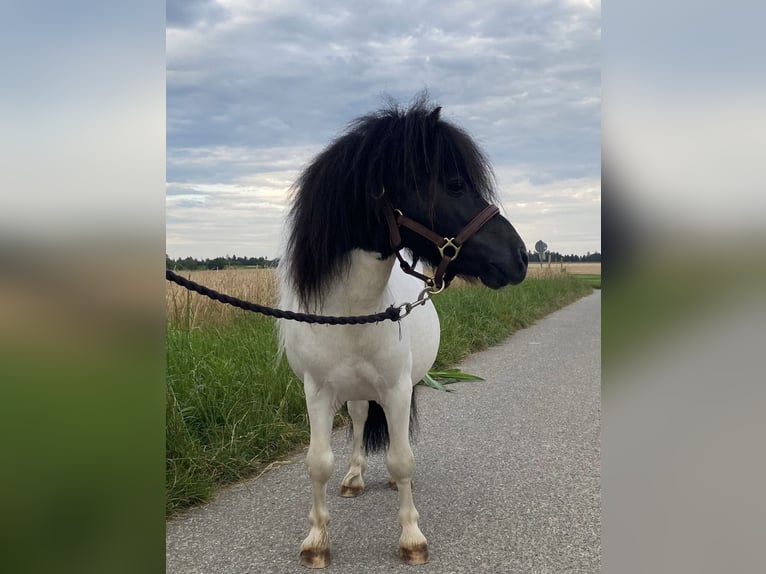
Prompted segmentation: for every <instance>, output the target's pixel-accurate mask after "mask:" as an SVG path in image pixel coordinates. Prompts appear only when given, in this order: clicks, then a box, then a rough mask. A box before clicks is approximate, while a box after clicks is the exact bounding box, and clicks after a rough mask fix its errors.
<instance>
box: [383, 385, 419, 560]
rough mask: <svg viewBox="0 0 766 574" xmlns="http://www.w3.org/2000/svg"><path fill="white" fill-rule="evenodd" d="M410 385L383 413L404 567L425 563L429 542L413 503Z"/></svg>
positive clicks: (393, 399) (386, 406)
mask: <svg viewBox="0 0 766 574" xmlns="http://www.w3.org/2000/svg"><path fill="white" fill-rule="evenodd" d="M411 398H412V385H411V384H410V383H409V381H407V383H406V384H405V385H401V391H397V392H396V393H392V396H390V397H388V400H387V401H386V404H385V405H384V407H383V408H384V410H385V413H386V419H387V421H388V434H389V437H390V444H389V447H388V454H387V456H386V463H387V465H388V472H389V473H390V475H391V478H392V479H393V481H394V482H396V486H397V489H398V490H399V522H400V523H401V525H402V535H401V537H400V538H399V558H401V560H402V561H404V562H406V563H407V564H425V563H426V562H428V542H427V541H426V537H425V536H423V533H422V532H421V531H420V528H419V527H418V518H420V515H419V514H418V511H417V510H416V509H415V504H414V502H413V500H412V472H413V470H414V467H415V457H414V456H413V454H412V448H411V447H410V436H409V430H410V401H411Z"/></svg>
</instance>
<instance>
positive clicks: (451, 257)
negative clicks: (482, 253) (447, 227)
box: [436, 237, 462, 261]
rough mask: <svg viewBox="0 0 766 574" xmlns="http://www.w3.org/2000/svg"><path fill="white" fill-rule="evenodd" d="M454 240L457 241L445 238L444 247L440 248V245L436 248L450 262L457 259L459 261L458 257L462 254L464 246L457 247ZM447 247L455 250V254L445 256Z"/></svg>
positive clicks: (452, 238)
mask: <svg viewBox="0 0 766 574" xmlns="http://www.w3.org/2000/svg"><path fill="white" fill-rule="evenodd" d="M454 240H455V238H454V237H445V238H444V241H445V243H444V245H442V246H439V245H437V246H436V248H437V249H438V250H439V254H440V255H441V256H442V257H446V258H447V259H449V260H450V261H454V260H455V259H457V256H458V254H459V253H460V248H461V247H462V245H455V244H454V243H453V241H454ZM447 247H452V249H454V250H455V253H453V254H452V255H445V254H444V250H445V249H446V248H447Z"/></svg>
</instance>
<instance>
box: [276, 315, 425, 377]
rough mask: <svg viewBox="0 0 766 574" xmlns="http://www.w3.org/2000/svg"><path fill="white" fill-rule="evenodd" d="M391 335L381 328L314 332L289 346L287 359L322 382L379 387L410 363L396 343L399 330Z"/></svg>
mask: <svg viewBox="0 0 766 574" xmlns="http://www.w3.org/2000/svg"><path fill="white" fill-rule="evenodd" d="M389 327H390V326H389ZM393 331H395V332H396V333H394V332H393ZM393 331H392V329H390V328H385V326H383V325H379V326H377V327H375V326H351V327H333V328H332V329H331V330H329V329H327V328H325V329H324V330H320V329H317V328H313V329H311V332H310V334H309V333H305V334H304V336H301V337H297V338H296V339H297V340H296V343H297V344H294V345H289V346H288V349H287V353H288V358H289V359H291V363H293V362H296V363H297V364H296V365H294V366H299V369H298V370H300V371H303V373H310V374H311V376H312V378H315V379H319V380H321V381H322V382H327V383H331V384H335V385H339V386H347V385H351V384H370V385H374V384H378V383H379V381H380V380H381V379H390V378H398V374H399V373H400V372H401V371H403V370H404V369H406V368H408V367H407V366H408V364H409V363H410V350H409V347H408V346H406V345H404V344H403V343H404V342H403V341H401V340H399V337H398V329H394V330H393ZM298 341H300V342H298ZM291 356H292V357H291Z"/></svg>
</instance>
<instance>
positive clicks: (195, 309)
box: [166, 270, 591, 513]
mask: <svg viewBox="0 0 766 574" xmlns="http://www.w3.org/2000/svg"><path fill="white" fill-rule="evenodd" d="M203 273H204V272H203ZM209 273H210V274H211V275H213V277H207V278H206V277H200V275H201V274H202V273H200V274H197V273H194V274H192V276H193V279H195V280H198V281H200V282H201V283H204V284H206V285H209V286H214V288H218V289H219V290H222V291H224V292H227V293H229V294H231V295H235V296H240V297H244V298H249V299H251V300H254V301H257V302H259V303H267V304H269V303H273V302H274V299H275V290H274V289H273V286H274V283H273V271H270V270H247V271H225V272H222V271H218V272H209ZM221 273H226V274H229V275H228V278H227V277H225V276H224V275H217V274H221ZM253 283H258V286H253ZM590 290H591V289H590V287H589V286H587V285H586V284H585V283H583V282H582V281H580V280H578V279H576V278H575V277H573V276H571V275H567V274H562V273H548V274H542V275H540V276H538V277H533V278H529V279H528V280H527V281H525V282H524V283H523V284H522V285H520V286H518V287H512V288H506V289H501V290H499V291H491V290H489V289H487V288H485V287H480V286H472V285H456V286H454V287H453V288H451V289H449V290H448V291H446V292H444V293H442V294H440V295H438V296H437V297H435V298H434V303H435V304H436V306H437V309H438V310H439V315H440V318H441V323H442V342H441V348H440V350H439V355H438V358H437V360H436V365H435V366H436V368H445V367H448V366H450V365H454V364H455V363H457V362H459V361H460V360H461V359H463V358H464V357H465V356H467V355H468V354H470V353H472V352H474V351H477V350H480V349H483V348H486V347H487V346H490V345H493V344H496V343H499V342H500V341H502V340H503V339H504V338H506V337H507V336H508V335H509V334H511V333H512V332H513V331H515V330H517V329H519V328H523V327H526V326H527V325H530V324H531V323H533V322H534V321H535V320H536V319H538V318H540V317H542V316H544V315H546V314H547V313H549V312H550V311H552V310H554V309H557V308H559V307H562V306H564V305H566V304H568V303H570V302H572V301H574V300H576V299H578V298H579V297H581V296H583V295H585V294H586V293H588V292H590ZM255 291H258V293H259V296H260V298H256V296H252V295H248V293H251V294H252V293H254V292H255ZM227 307H228V306H225V305H221V304H219V303H216V302H213V301H209V300H207V299H205V298H202V297H200V296H198V295H196V294H187V292H183V291H180V290H179V289H176V287H175V286H174V285H169V289H168V295H167V309H168V320H167V370H168V375H167V404H166V420H167V430H166V445H167V446H166V450H167V463H166V471H167V476H166V489H167V492H166V500H167V503H166V510H167V512H168V513H172V512H174V511H176V510H178V509H180V508H183V507H187V506H190V505H193V504H196V503H199V502H201V501H204V500H206V499H207V498H209V497H210V495H211V494H212V493H213V492H214V491H215V489H216V488H217V487H219V486H221V485H223V484H226V483H230V482H233V481H235V480H237V479H239V478H242V477H245V476H248V475H251V474H253V473H254V472H258V471H259V470H260V469H261V468H263V467H264V465H266V464H268V463H269V462H271V461H274V460H277V459H278V458H279V457H280V456H282V455H284V454H285V453H287V452H289V451H291V450H293V449H295V448H296V447H298V446H300V445H303V444H305V443H306V442H307V441H308V436H309V428H308V417H307V415H306V409H305V403H304V396H303V388H302V385H301V384H300V382H299V381H298V380H297V379H296V378H295V376H294V375H293V374H292V372H291V371H290V369H289V367H288V365H287V363H286V361H285V360H284V359H283V358H282V359H279V360H278V359H277V340H276V332H275V328H274V322H273V321H272V320H271V319H268V318H265V317H261V316H258V315H255V314H252V313H246V312H244V311H240V310H237V309H233V308H232V309H228V308H227ZM339 420H341V419H339Z"/></svg>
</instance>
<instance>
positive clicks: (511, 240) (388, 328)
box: [279, 96, 527, 568]
mask: <svg viewBox="0 0 766 574" xmlns="http://www.w3.org/2000/svg"><path fill="white" fill-rule="evenodd" d="M440 110H441V108H439V107H435V106H433V105H432V104H430V103H429V102H428V101H427V99H426V98H425V97H422V96H421V97H419V98H418V99H417V100H416V101H415V102H414V103H413V104H412V105H411V106H410V107H409V108H406V109H403V108H401V107H399V106H397V105H395V104H390V105H389V106H388V107H386V108H384V109H382V110H380V111H377V112H375V113H372V114H370V115H366V116H364V117H361V118H358V119H357V120H355V121H354V122H353V123H352V124H351V125H350V126H349V128H348V130H347V131H346V132H345V133H344V134H343V135H342V136H340V137H339V138H338V139H336V140H335V141H334V142H333V143H332V144H330V145H329V146H328V147H327V148H326V149H325V150H324V151H322V152H321V153H320V154H319V155H318V156H317V157H316V158H314V160H313V161H312V162H311V163H310V165H309V166H308V167H307V168H306V169H305V170H304V172H303V173H302V174H301V176H300V178H299V179H298V181H297V182H296V184H295V186H294V193H295V195H294V198H293V205H292V209H291V211H290V214H289V229H288V232H289V235H288V238H287V245H286V252H285V254H284V257H283V258H282V262H281V265H280V279H279V287H280V305H281V307H282V308H284V309H292V310H295V311H304V312H310V313H318V314H322V315H336V316H348V315H366V314H372V313H376V312H380V311H383V310H385V309H386V308H388V307H390V306H392V305H399V304H402V303H405V302H412V301H415V300H416V299H417V297H418V295H419V294H422V293H423V290H424V287H426V289H427V291H426V292H427V293H428V295H430V294H431V293H433V292H436V291H438V290H440V289H442V288H443V287H444V286H445V285H446V284H448V282H449V281H450V280H451V279H452V278H454V277H455V276H456V275H460V276H466V277H473V278H478V279H480V280H481V281H482V282H483V283H484V284H485V285H488V286H489V287H492V288H500V287H503V286H504V285H507V284H517V283H520V282H521V281H522V280H523V279H524V277H525V275H526V270H527V250H526V247H525V246H524V242H523V241H522V240H521V238H520V237H519V235H518V234H517V233H516V230H515V229H514V228H513V226H511V224H510V223H509V222H508V220H506V219H505V218H504V217H502V216H501V215H499V214H497V209H496V208H495V207H494V206H491V207H490V204H492V203H494V202H495V200H496V197H495V192H494V176H493V172H492V170H491V167H490V165H489V163H488V161H487V159H486V157H485V156H484V155H483V153H482V152H481V151H480V150H479V148H478V147H477V146H476V145H475V144H474V142H473V141H472V140H471V138H470V137H469V136H468V135H467V134H466V133H465V132H464V131H462V130H461V129H460V128H458V127H456V126H455V125H453V124H451V123H449V122H447V121H445V120H443V119H441V118H440ZM477 214H481V215H480V216H479V217H477ZM399 248H404V249H406V250H408V251H409V252H411V253H412V254H413V255H414V256H415V257H419V258H420V259H422V260H425V261H427V262H429V263H430V264H431V265H433V266H434V267H435V268H437V271H439V270H440V273H437V275H439V276H438V277H436V278H435V279H433V280H431V281H430V282H429V284H425V285H424V283H423V281H422V280H421V279H418V278H417V277H413V276H412V275H410V274H406V273H405V272H404V271H403V270H402V268H401V267H400V265H395V263H396V261H397V256H396V254H397V252H398V249H399ZM405 267H406V264H405ZM419 269H420V273H423V269H422V268H419ZM421 297H422V295H421ZM279 331H280V342H281V345H282V348H283V350H284V352H285V353H286V355H287V359H288V361H289V363H290V366H291V367H292V369H293V371H295V373H296V375H297V376H298V377H299V378H300V379H301V380H302V381H303V385H304V389H305V393H306V404H307V407H308V414H309V419H310V422H311V442H310V446H309V450H308V455H307V457H306V465H307V467H308V473H309V476H310V478H311V483H312V493H313V501H312V506H311V512H310V514H309V522H310V525H311V529H310V531H309V533H308V536H307V537H306V539H305V540H304V541H303V544H302V545H301V552H300V560H301V563H302V564H303V565H305V566H308V567H312V568H323V567H325V566H327V565H328V564H329V562H330V538H329V534H328V523H329V514H328V511H327V503H326V494H327V482H328V480H329V478H330V475H331V473H332V469H333V454H332V451H331V450H330V433H331V431H332V423H333V415H334V414H335V412H336V411H337V410H338V408H339V407H340V406H341V405H342V404H343V403H344V402H348V410H349V413H350V415H351V419H352V423H353V453H352V455H351V459H350V461H349V465H348V473H347V474H346V476H345V477H344V478H343V482H342V485H341V495H342V496H357V495H359V494H361V493H362V491H363V490H364V472H365V469H366V466H367V464H366V461H365V452H370V451H371V450H374V449H375V448H376V447H385V446H387V447H388V450H387V457H386V463H387V466H388V471H389V473H390V477H391V481H392V482H393V483H395V485H396V487H397V488H398V491H399V504H400V508H399V521H400V523H401V526H402V534H401V537H400V538H399V556H400V558H401V559H402V560H403V561H405V562H407V563H410V564H422V563H425V562H427V561H428V546H427V542H426V538H425V536H423V533H422V532H421V531H420V528H419V527H418V512H417V510H415V505H414V504H413V500H412V484H411V479H412V472H413V466H414V460H413V453H412V449H411V448H410V442H409V430H410V408H411V400H412V390H413V385H415V384H416V383H417V382H418V381H419V380H420V379H421V378H422V377H423V376H424V375H425V374H426V373H427V372H428V370H429V368H430V367H431V365H432V364H433V362H434V360H435V358H436V352H437V350H438V348H439V318H438V316H437V314H436V310H435V309H434V307H433V305H432V304H431V303H430V301H428V302H427V303H426V304H425V305H422V306H418V307H416V308H414V309H412V313H411V314H410V315H409V316H407V317H406V318H404V319H402V320H401V321H400V322H399V323H398V324H396V323H393V322H390V321H389V322H383V323H377V324H371V325H353V326H322V325H308V324H306V323H297V322H290V321H284V320H282V321H280V322H279ZM363 447H365V448H363Z"/></svg>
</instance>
